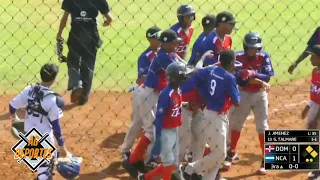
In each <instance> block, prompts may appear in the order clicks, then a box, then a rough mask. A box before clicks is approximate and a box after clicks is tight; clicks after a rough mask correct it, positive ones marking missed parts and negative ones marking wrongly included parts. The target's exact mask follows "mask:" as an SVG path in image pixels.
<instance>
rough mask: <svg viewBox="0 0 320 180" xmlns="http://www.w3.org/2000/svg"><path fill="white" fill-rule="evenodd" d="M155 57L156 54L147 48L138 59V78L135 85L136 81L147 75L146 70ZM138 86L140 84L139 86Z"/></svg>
mask: <svg viewBox="0 0 320 180" xmlns="http://www.w3.org/2000/svg"><path fill="white" fill-rule="evenodd" d="M155 56H156V52H154V51H152V49H151V48H150V47H149V48H148V49H146V50H145V51H144V52H143V53H142V54H141V55H140V56H139V59H138V78H137V80H136V83H137V84H138V83H139V82H138V79H139V78H140V77H141V76H146V75H147V74H148V69H149V66H150V64H151V61H152V60H153V59H154V57H155ZM139 85H140V84H139Z"/></svg>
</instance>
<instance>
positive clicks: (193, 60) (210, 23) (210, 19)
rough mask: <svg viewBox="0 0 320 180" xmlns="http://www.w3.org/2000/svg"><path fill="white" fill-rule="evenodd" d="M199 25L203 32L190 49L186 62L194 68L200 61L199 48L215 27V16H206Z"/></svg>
mask: <svg viewBox="0 0 320 180" xmlns="http://www.w3.org/2000/svg"><path fill="white" fill-rule="evenodd" d="M201 25H202V27H203V32H202V33H201V34H200V35H199V37H198V38H197V40H196V41H195V42H194V44H193V47H192V53H191V57H190V59H189V61H188V64H189V65H193V66H195V65H196V64H197V61H198V60H199V59H200V52H199V48H201V45H202V42H203V41H204V40H205V39H206V37H207V36H208V34H209V33H211V32H212V31H213V30H214V28H215V27H216V16H215V15H213V14H207V15H206V16H204V17H203V18H202V21H201Z"/></svg>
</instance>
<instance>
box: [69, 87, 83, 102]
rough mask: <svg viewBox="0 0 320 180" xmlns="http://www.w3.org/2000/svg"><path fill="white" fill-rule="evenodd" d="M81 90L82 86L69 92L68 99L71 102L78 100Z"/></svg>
mask: <svg viewBox="0 0 320 180" xmlns="http://www.w3.org/2000/svg"><path fill="white" fill-rule="evenodd" d="M82 92H83V88H75V89H73V90H72V92H71V96H70V101H71V103H76V102H78V101H79V99H80V97H81V95H82Z"/></svg>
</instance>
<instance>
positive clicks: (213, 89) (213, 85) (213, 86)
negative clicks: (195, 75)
mask: <svg viewBox="0 0 320 180" xmlns="http://www.w3.org/2000/svg"><path fill="white" fill-rule="evenodd" d="M216 86H217V81H216V80H215V79H212V80H211V82H210V95H211V96H213V95H214V93H215V92H216Z"/></svg>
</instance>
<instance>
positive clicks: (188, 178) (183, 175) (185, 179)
mask: <svg viewBox="0 0 320 180" xmlns="http://www.w3.org/2000/svg"><path fill="white" fill-rule="evenodd" d="M186 167H187V164H180V166H179V171H180V179H182V180H191V175H189V174H187V173H186V172H185V170H186Z"/></svg>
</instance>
